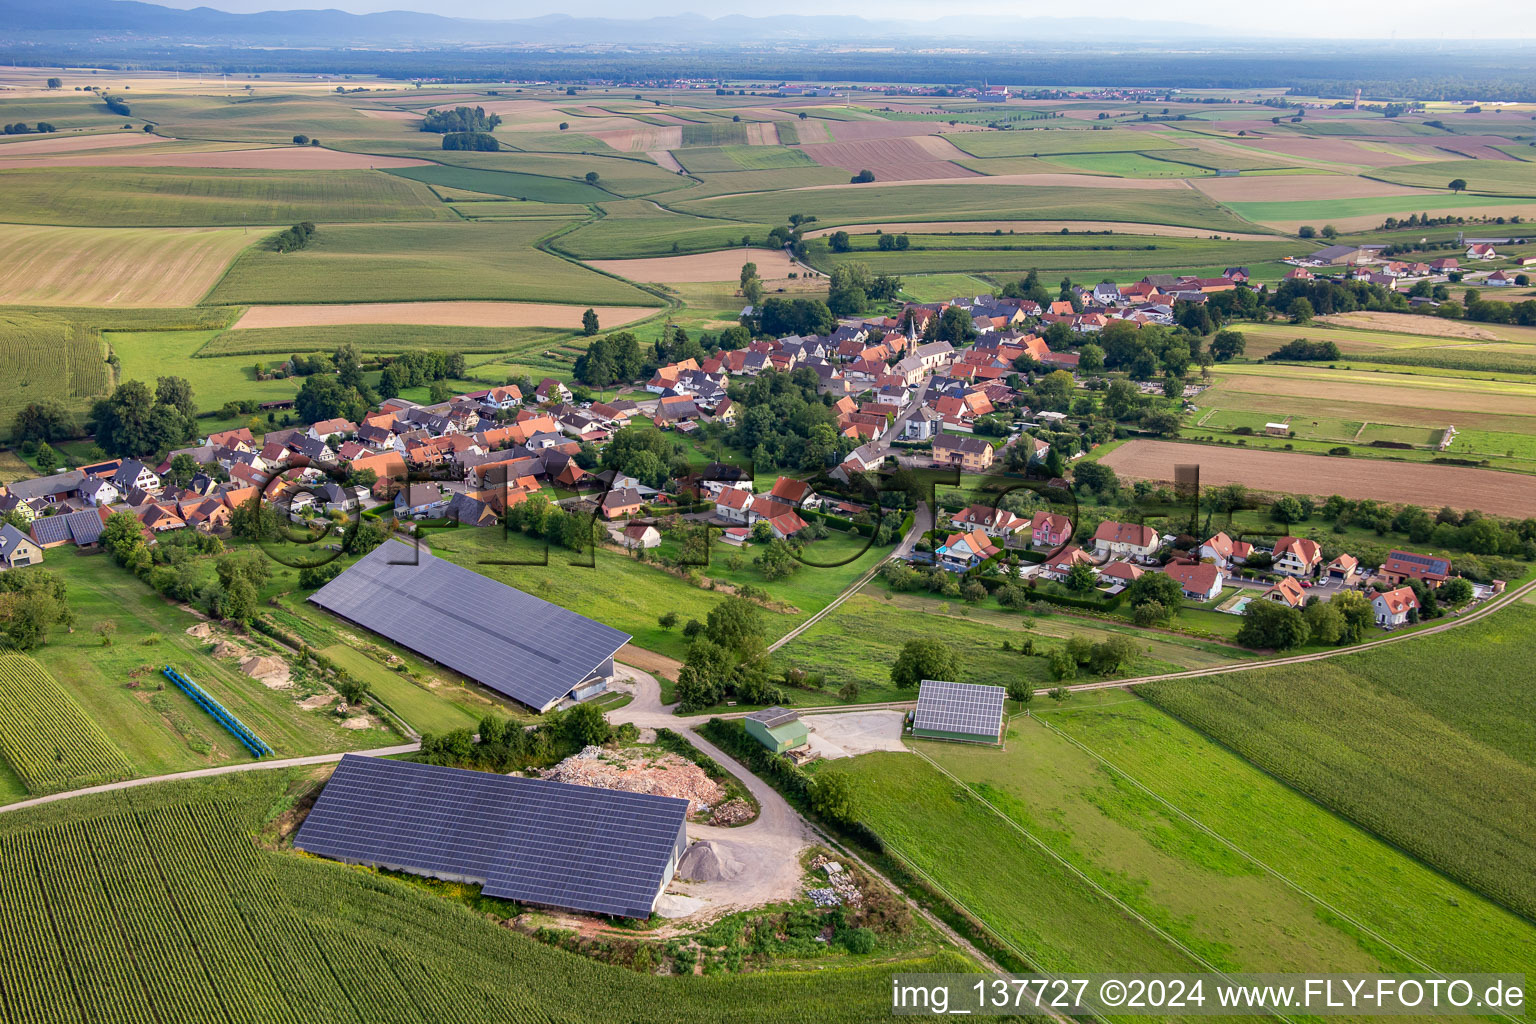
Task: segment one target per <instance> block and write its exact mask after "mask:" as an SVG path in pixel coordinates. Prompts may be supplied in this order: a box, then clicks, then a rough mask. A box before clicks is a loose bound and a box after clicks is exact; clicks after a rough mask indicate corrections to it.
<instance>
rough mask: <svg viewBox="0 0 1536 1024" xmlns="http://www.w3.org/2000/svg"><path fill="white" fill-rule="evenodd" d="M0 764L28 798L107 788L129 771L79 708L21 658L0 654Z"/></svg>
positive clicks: (29, 661) (39, 668)
mask: <svg viewBox="0 0 1536 1024" xmlns="http://www.w3.org/2000/svg"><path fill="white" fill-rule="evenodd" d="M0 758H3V759H4V760H5V763H6V765H7V767H9V768H10V770H11V771H12V772H14V773H15V774H16V777H17V778H18V779H20V780H21V782H22V784H23V785H25V786H26V788H27V792H29V793H50V792H53V791H54V790H58V789H73V788H76V787H79V786H90V785H94V784H96V783H99V782H112V781H115V780H117V779H121V778H124V777H125V776H127V775H128V774H129V771H130V769H129V767H128V762H127V760H126V759H124V757H123V754H122V752H121V751H120V750H118V749H117V748H116V747H115V746H113V745H112V741H111V740H109V739H107V737H106V736H105V735H103V734H102V731H101V730H100V729H99V728H97V726H96V723H95V722H92V721H91V720H90V719H89V718H87V717H86V715H85V712H84V711H83V710H81V708H80V705H79V704H77V703H75V701H74V699H73V698H72V697H70V695H69V694H68V693H66V692H65V691H64V690H63V688H61V687H60V686H59V684H58V681H57V680H55V679H54V678H53V677H52V676H50V675H49V674H48V673H47V671H45V670H44V669H43V667H42V666H41V665H39V664H38V663H37V662H35V661H33V660H32V659H31V658H29V657H27V656H26V655H25V654H0Z"/></svg>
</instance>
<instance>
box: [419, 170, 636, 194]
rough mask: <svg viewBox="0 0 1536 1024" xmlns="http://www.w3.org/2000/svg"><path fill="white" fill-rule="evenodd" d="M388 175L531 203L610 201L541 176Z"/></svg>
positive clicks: (590, 189) (490, 173)
mask: <svg viewBox="0 0 1536 1024" xmlns="http://www.w3.org/2000/svg"><path fill="white" fill-rule="evenodd" d="M389 173H390V174H393V175H395V176H396V177H400V178H408V179H410V180H411V181H419V182H424V183H425V184H428V185H432V186H442V187H444V188H457V189H464V190H466V191H469V192H482V193H485V194H487V195H493V196H508V197H510V198H513V199H526V200H529V201H530V202H535V203H595V202H600V201H601V200H604V199H609V198H612V196H611V194H610V193H608V192H605V191H603V190H602V189H599V188H594V187H593V186H591V185H588V184H587V183H586V182H584V181H567V180H564V179H561V178H552V177H549V176H548V175H543V174H524V173H522V172H519V171H508V170H499V169H495V168H489V167H456V166H447V165H434V166H432V167H400V168H396V169H394V170H392V171H390V172H389Z"/></svg>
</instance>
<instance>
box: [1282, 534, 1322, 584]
mask: <svg viewBox="0 0 1536 1024" xmlns="http://www.w3.org/2000/svg"><path fill="white" fill-rule="evenodd" d="M1274 555H1275V565H1274V569H1275V572H1280V573H1284V574H1285V575H1287V576H1310V575H1312V570H1313V569H1315V568H1317V565H1318V563H1319V562H1321V561H1322V560H1323V548H1322V545H1320V544H1318V542H1317V541H1315V540H1308V539H1307V538H1305V537H1281V538H1280V539H1279V540H1277V541H1275V551H1274Z"/></svg>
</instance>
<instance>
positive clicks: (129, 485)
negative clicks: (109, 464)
mask: <svg viewBox="0 0 1536 1024" xmlns="http://www.w3.org/2000/svg"><path fill="white" fill-rule="evenodd" d="M112 486H113V487H116V488H117V490H118V493H120V494H127V493H128V492H129V491H131V490H133V489H134V488H135V487H137V488H139V489H140V490H144V491H158V490H159V489H160V475H159V474H158V473H156V472H155V471H154V470H152V469H150V468H149V467H148V466H146V465H144V463H142V462H140V461H139V460H137V459H124V460H123V464H122V465H121V466H119V467H118V468H117V472H116V473H113V474H112Z"/></svg>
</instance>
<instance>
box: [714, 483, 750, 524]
mask: <svg viewBox="0 0 1536 1024" xmlns="http://www.w3.org/2000/svg"><path fill="white" fill-rule="evenodd" d="M715 514H716V515H718V516H719V517H720V518H721V519H726V520H729V521H730V522H733V523H750V521H751V515H752V492H751V491H744V490H741V489H739V488H735V487H725V488H722V489H721V491H720V495H719V497H717V498H716V499H715Z"/></svg>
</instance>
